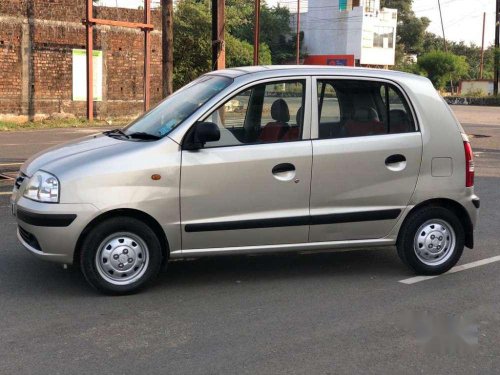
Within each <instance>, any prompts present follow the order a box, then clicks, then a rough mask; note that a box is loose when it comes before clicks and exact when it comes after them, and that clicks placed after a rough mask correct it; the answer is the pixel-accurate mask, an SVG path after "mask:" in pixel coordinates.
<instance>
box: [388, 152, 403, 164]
mask: <svg viewBox="0 0 500 375" xmlns="http://www.w3.org/2000/svg"><path fill="white" fill-rule="evenodd" d="M404 161H406V158H405V156H404V155H401V154H395V155H391V156H389V157H388V158H387V159H385V165H391V164H396V163H402V162H404Z"/></svg>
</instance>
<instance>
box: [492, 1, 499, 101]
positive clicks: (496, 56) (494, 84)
mask: <svg viewBox="0 0 500 375" xmlns="http://www.w3.org/2000/svg"><path fill="white" fill-rule="evenodd" d="M499 27H500V0H497V6H496V12H495V54H494V56H495V82H494V83H493V91H494V93H495V95H498V73H499V72H498V69H499V66H498V63H499V61H498V48H499V47H500V30H499Z"/></svg>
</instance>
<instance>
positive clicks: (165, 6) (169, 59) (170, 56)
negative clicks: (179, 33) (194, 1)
mask: <svg viewBox="0 0 500 375" xmlns="http://www.w3.org/2000/svg"><path fill="white" fill-rule="evenodd" d="M173 16H174V2H173V0H162V1H161V18H162V27H161V42H162V43H161V54H162V67H161V72H162V77H163V87H162V94H163V97H164V98H166V97H167V96H169V95H170V94H172V93H173V92H174V83H173V81H174V17H173Z"/></svg>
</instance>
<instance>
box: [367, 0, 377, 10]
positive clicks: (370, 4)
mask: <svg viewBox="0 0 500 375" xmlns="http://www.w3.org/2000/svg"><path fill="white" fill-rule="evenodd" d="M365 12H367V13H375V0H365Z"/></svg>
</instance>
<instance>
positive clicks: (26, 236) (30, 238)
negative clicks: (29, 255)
mask: <svg viewBox="0 0 500 375" xmlns="http://www.w3.org/2000/svg"><path fill="white" fill-rule="evenodd" d="M19 234H20V235H21V238H22V239H23V240H24V241H25V242H26V243H27V244H28V245H30V246H31V247H32V248H34V249H35V250H38V251H42V248H41V247H40V244H39V243H38V240H37V239H36V237H35V236H34V235H32V234H31V233H30V232H28V231H27V230H26V229H24V228H22V227H19Z"/></svg>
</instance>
